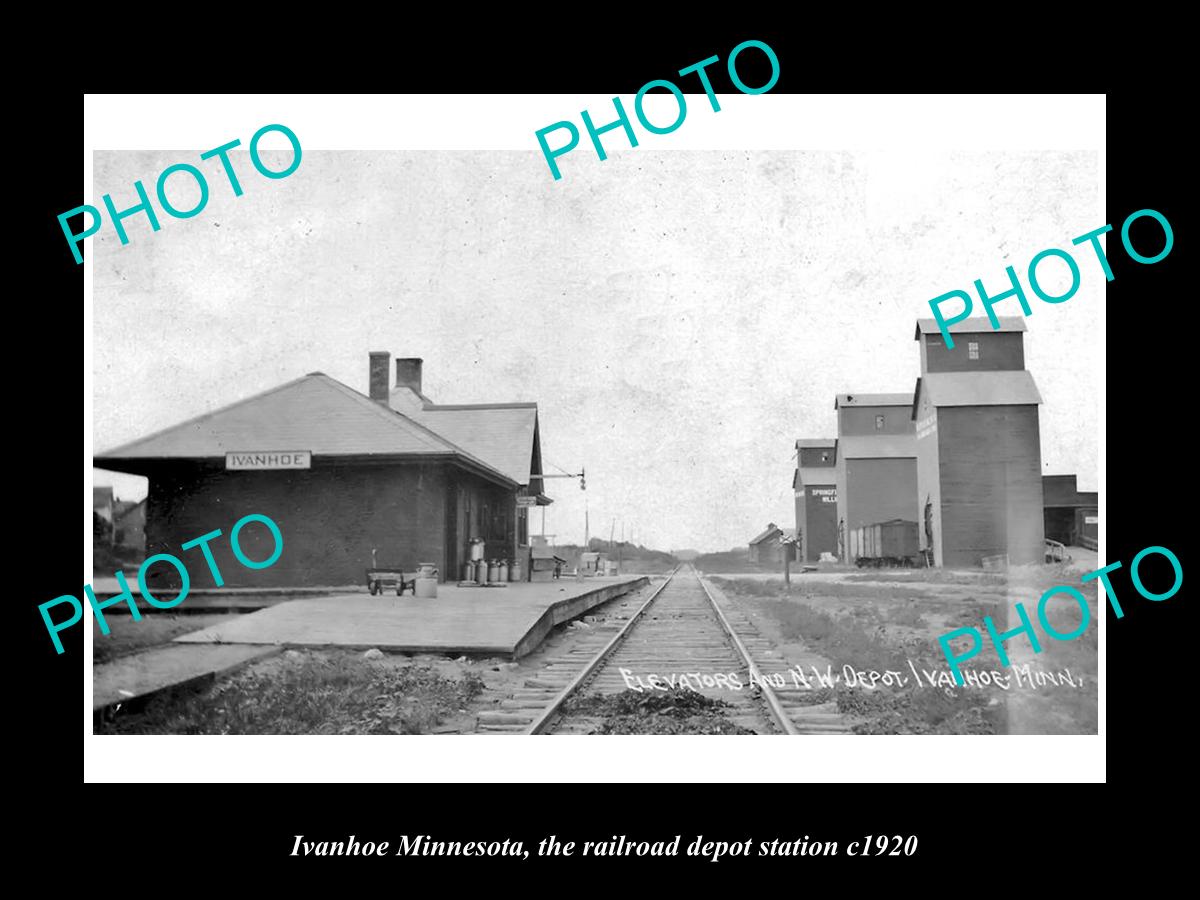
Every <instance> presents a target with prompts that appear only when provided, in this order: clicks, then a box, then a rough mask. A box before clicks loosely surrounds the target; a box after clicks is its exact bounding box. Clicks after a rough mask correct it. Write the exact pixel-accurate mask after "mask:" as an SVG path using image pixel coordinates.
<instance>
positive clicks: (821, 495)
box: [792, 438, 837, 563]
mask: <svg viewBox="0 0 1200 900" xmlns="http://www.w3.org/2000/svg"><path fill="white" fill-rule="evenodd" d="M836 466H837V441H836V440H834V439H833V438H809V439H805V438H802V439H801V440H798V441H796V473H795V474H794V475H793V476H792V490H793V492H794V493H795V495H796V536H797V539H798V540H799V541H800V552H801V562H809V563H815V562H817V560H819V559H820V558H821V554H822V553H834V554H836V553H837V468H836Z"/></svg>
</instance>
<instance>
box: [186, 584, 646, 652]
mask: <svg viewBox="0 0 1200 900" xmlns="http://www.w3.org/2000/svg"><path fill="white" fill-rule="evenodd" d="M648 581H649V579H647V578H646V577H644V576H616V577H595V578H585V579H583V580H582V581H576V580H575V579H573V578H563V579H561V580H559V581H548V582H540V583H529V582H523V583H519V584H517V583H513V584H509V585H508V587H507V588H505V589H504V590H493V589H488V588H478V587H474V588H472V587H458V586H457V585H445V584H442V585H438V596H437V597H436V598H433V599H421V598H416V597H413V596H411V595H409V594H405V595H404V596H403V597H396V596H395V595H389V594H383V595H380V596H377V597H372V596H370V595H365V594H340V595H335V596H332V597H314V598H305V599H300V600H289V601H287V602H285V603H279V604H277V605H275V606H271V607H269V608H267V609H264V610H261V611H259V612H256V613H251V614H250V615H246V616H241V617H239V618H237V619H235V620H233V621H231V622H229V623H227V624H221V625H215V626H213V627H212V628H205V629H203V630H201V631H196V632H193V633H191V634H185V635H183V636H182V637H178V638H176V639H175V642H176V643H180V644H197V643H200V644H258V645H263V644H269V645H282V646H287V647H346V648H351V649H363V650H365V649H368V648H371V647H378V648H379V649H380V650H386V651H391V652H398V653H454V654H459V653H465V654H470V655H485V656H505V657H508V658H511V659H517V658H519V657H521V656H524V655H525V654H527V653H529V652H530V651H531V650H533V649H534V648H535V647H537V645H538V644H540V643H541V642H542V641H543V640H544V639H545V637H546V635H547V634H548V633H549V632H550V629H552V628H553V627H554V626H555V625H558V624H560V623H562V622H566V621H568V620H570V619H573V618H575V617H577V616H580V615H582V614H583V613H585V612H587V611H588V610H589V609H592V608H593V607H595V606H597V605H599V604H601V603H604V602H606V601H608V600H611V599H613V598H614V597H619V596H621V595H622V594H626V593H629V592H630V591H633V590H637V589H638V588H641V587H643V586H645V585H646V584H647V583H648ZM185 602H186V601H185Z"/></svg>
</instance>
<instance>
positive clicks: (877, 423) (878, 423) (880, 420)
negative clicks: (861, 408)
mask: <svg viewBox="0 0 1200 900" xmlns="http://www.w3.org/2000/svg"><path fill="white" fill-rule="evenodd" d="M875 430H876V431H882V430H883V416H876V417H875Z"/></svg>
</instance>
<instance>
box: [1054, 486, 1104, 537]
mask: <svg viewBox="0 0 1200 900" xmlns="http://www.w3.org/2000/svg"><path fill="white" fill-rule="evenodd" d="M1099 498H1100V495H1099V494H1098V493H1097V492H1096V491H1080V490H1079V487H1078V484H1077V482H1076V478H1075V476H1074V475H1043V476H1042V511H1043V513H1042V515H1043V524H1044V525H1045V528H1046V540H1048V541H1058V542H1059V543H1060V544H1066V545H1067V546H1068V547H1087V548H1088V549H1090V550H1095V549H1096V546H1097V541H1098V539H1099V522H1100V506H1099V504H1100V500H1099Z"/></svg>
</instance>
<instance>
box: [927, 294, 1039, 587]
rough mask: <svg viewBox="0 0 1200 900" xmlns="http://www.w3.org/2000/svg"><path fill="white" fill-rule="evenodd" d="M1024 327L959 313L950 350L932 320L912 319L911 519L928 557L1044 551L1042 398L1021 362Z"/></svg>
mask: <svg viewBox="0 0 1200 900" xmlns="http://www.w3.org/2000/svg"><path fill="white" fill-rule="evenodd" d="M1024 331H1025V320H1024V319H1023V318H1020V317H1001V318H1000V328H999V329H993V328H992V326H991V323H990V322H989V321H988V320H987V319H985V318H975V319H966V320H964V321H962V322H959V323H956V324H954V325H952V326H950V334H951V336H952V338H953V343H954V346H953V348H951V347H947V346H946V341H945V339H944V337H943V335H942V333H941V331H939V329H938V326H937V323H936V322H935V321H934V320H933V319H920V320H918V321H917V330H916V334H915V339H916V340H917V341H919V342H920V346H921V377H920V378H918V379H917V387H916V392H915V397H914V400H913V407H912V418H913V422H914V424H915V426H916V446H917V493H918V496H919V498H920V507H921V516H920V518H919V520H918V521H919V522H920V523H921V528H920V544H921V547H922V549H928V550H932V556H933V560H932V561H933V564H934V565H938V566H978V565H980V564H981V563H982V561H983V560H984V558H985V557H998V556H1005V555H1007V557H1008V562H1010V563H1013V564H1017V565H1020V564H1028V563H1040V562H1042V561H1043V559H1044V558H1045V557H1044V553H1045V543H1044V531H1043V527H1044V526H1043V506H1042V455H1041V438H1040V434H1039V429H1038V405H1039V404H1040V403H1041V402H1042V398H1041V395H1040V394H1039V393H1038V389H1037V385H1036V384H1034V381H1033V376H1032V375H1031V374H1030V373H1029V372H1028V371H1026V369H1025V347H1024ZM960 335H961V337H959V336H960Z"/></svg>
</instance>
